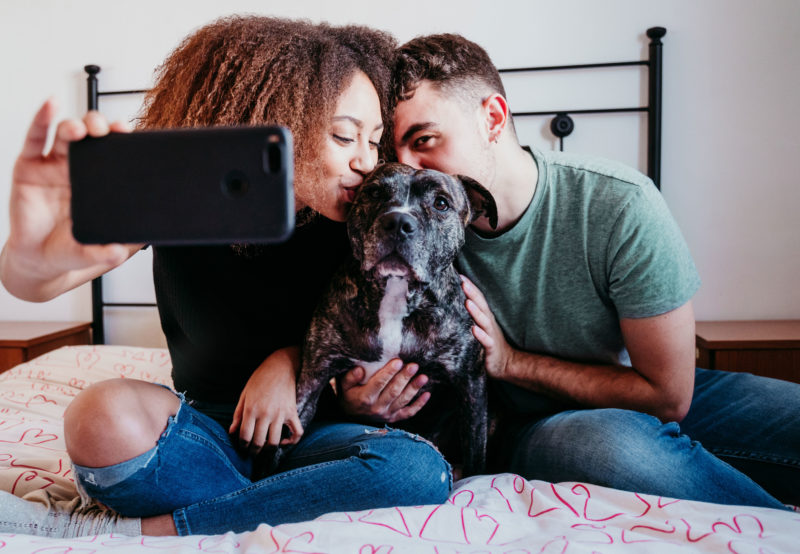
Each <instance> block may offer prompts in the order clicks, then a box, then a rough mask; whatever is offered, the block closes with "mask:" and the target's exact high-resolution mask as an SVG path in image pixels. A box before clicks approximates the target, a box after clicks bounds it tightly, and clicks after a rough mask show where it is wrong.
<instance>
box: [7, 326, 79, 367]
mask: <svg viewBox="0 0 800 554" xmlns="http://www.w3.org/2000/svg"><path fill="white" fill-rule="evenodd" d="M91 327H92V324H91V323H88V322H79V321H66V322H65V321H0V373H2V372H3V371H6V370H7V369H10V368H12V367H14V366H15V365H17V364H21V363H23V362H27V361H28V360H30V359H32V358H35V357H36V356H39V355H41V354H44V353H45V352H50V351H51V350H54V349H56V348H58V347H60V346H69V345H75V344H89V343H90V342H91Z"/></svg>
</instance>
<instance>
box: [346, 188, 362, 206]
mask: <svg viewBox="0 0 800 554" xmlns="http://www.w3.org/2000/svg"><path fill="white" fill-rule="evenodd" d="M359 186H360V183H359V184H358V185H355V186H352V187H344V188H343V190H344V196H345V200H347V202H348V203H352V202H353V199H354V198H355V197H356V191H357V190H358V187H359Z"/></svg>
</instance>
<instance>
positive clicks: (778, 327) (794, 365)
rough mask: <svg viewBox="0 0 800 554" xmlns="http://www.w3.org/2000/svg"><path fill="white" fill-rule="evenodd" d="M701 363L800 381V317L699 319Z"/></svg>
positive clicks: (698, 358) (712, 366)
mask: <svg viewBox="0 0 800 554" xmlns="http://www.w3.org/2000/svg"><path fill="white" fill-rule="evenodd" d="M696 334H697V367H704V368H708V369H723V370H726V371H747V372H749V373H755V374H756V375H764V376H766V377H775V378H777V379H785V380H786V381H794V382H795V383H800V320H798V319H785V320H774V321H698V322H697V327H696Z"/></svg>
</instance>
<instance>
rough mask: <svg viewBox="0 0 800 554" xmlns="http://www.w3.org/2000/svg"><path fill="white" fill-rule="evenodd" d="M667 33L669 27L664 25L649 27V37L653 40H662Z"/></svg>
mask: <svg viewBox="0 0 800 554" xmlns="http://www.w3.org/2000/svg"><path fill="white" fill-rule="evenodd" d="M666 34H667V29H666V28H664V27H650V28H649V29H647V37H648V38H649V39H650V40H651V41H653V42H661V39H662V38H663V37H664V35H666Z"/></svg>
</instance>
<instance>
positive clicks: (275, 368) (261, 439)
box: [228, 347, 303, 456]
mask: <svg viewBox="0 0 800 554" xmlns="http://www.w3.org/2000/svg"><path fill="white" fill-rule="evenodd" d="M299 366H300V353H299V349H298V348H297V347H287V348H283V349H281V350H277V351H275V352H274V353H272V354H271V355H270V356H269V357H268V358H267V359H266V360H264V363H262V364H261V365H260V366H258V369H256V370H255V371H254V372H253V374H252V375H251V376H250V379H249V380H248V381H247V384H246V385H245V387H244V390H243V391H242V394H241V395H240V397H239V403H238V404H237V405H236V410H235V411H234V413H233V422H232V423H231V426H230V428H229V429H228V432H229V433H230V434H231V435H234V434H236V433H237V431H238V435H239V443H240V445H241V446H242V448H243V449H247V450H249V452H250V453H251V454H252V455H254V456H255V455H256V454H258V453H259V452H260V451H261V449H262V448H263V447H264V445H265V444H269V445H271V446H277V445H278V444H281V445H285V444H296V443H297V442H298V441H299V440H300V437H301V436H302V435H303V426H302V425H301V424H300V418H299V417H298V416H297V397H296V392H295V376H296V375H297V370H298V368H299ZM284 425H286V426H287V427H288V428H289V430H290V431H291V433H292V435H291V436H290V437H288V438H285V439H283V440H281V432H282V431H283V426H284Z"/></svg>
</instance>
